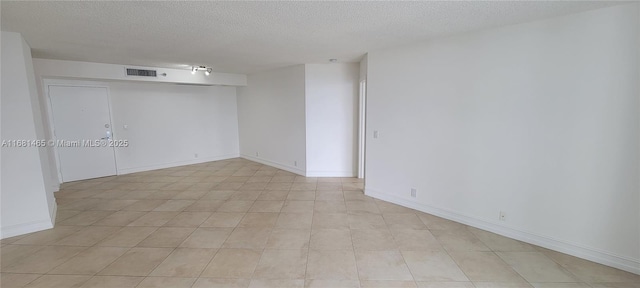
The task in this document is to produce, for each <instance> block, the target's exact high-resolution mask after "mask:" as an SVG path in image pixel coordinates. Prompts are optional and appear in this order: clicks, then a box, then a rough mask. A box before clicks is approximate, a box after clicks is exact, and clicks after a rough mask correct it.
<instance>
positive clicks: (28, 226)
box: [0, 219, 53, 239]
mask: <svg viewBox="0 0 640 288" xmlns="http://www.w3.org/2000/svg"><path fill="white" fill-rule="evenodd" d="M51 228H53V224H51V219H42V220H38V221H32V222H27V223H22V224H16V225H11V226H6V227H2V231H0V234H1V235H0V239H4V238H9V237H13V236H18V235H23V234H27V233H33V232H38V231H42V230H47V229H51Z"/></svg>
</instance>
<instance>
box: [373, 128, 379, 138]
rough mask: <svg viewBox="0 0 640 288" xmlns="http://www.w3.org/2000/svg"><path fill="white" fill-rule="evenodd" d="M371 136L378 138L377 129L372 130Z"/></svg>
mask: <svg viewBox="0 0 640 288" xmlns="http://www.w3.org/2000/svg"><path fill="white" fill-rule="evenodd" d="M373 138H374V139H378V130H373Z"/></svg>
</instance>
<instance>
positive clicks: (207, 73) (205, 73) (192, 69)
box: [191, 66, 213, 76]
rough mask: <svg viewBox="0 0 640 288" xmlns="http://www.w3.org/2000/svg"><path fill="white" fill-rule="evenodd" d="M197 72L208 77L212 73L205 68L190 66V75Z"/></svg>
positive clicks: (210, 69) (209, 68) (209, 69)
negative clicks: (202, 72) (201, 72)
mask: <svg viewBox="0 0 640 288" xmlns="http://www.w3.org/2000/svg"><path fill="white" fill-rule="evenodd" d="M198 71H204V75H207V76H209V75H210V74H211V71H213V68H211V67H205V66H192V67H191V74H196V72H198Z"/></svg>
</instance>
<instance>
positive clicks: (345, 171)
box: [305, 63, 360, 177]
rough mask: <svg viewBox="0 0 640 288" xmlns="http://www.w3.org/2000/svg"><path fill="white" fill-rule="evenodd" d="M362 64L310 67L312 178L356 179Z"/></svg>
mask: <svg viewBox="0 0 640 288" xmlns="http://www.w3.org/2000/svg"><path fill="white" fill-rule="evenodd" d="M359 70H360V67H359V64H358V63H332V64H306V65H305V107H306V108H305V111H306V112H305V114H306V135H307V139H306V141H307V143H306V145H307V174H306V175H307V176H308V177H354V176H356V173H357V156H358V146H357V144H358V138H357V132H358V126H357V125H358V88H359V86H358V78H359Z"/></svg>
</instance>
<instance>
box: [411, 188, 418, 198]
mask: <svg viewBox="0 0 640 288" xmlns="http://www.w3.org/2000/svg"><path fill="white" fill-rule="evenodd" d="M417 192H418V190H416V188H411V197H413V198H416V194H417Z"/></svg>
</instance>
